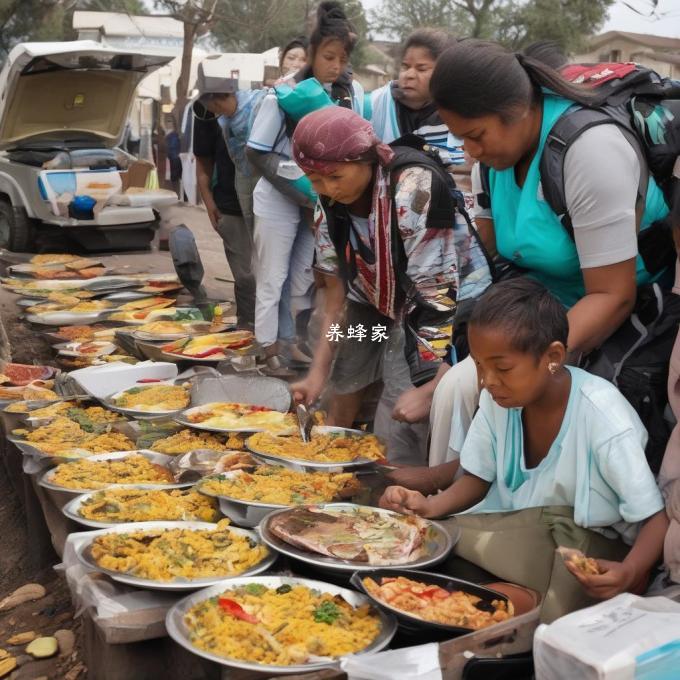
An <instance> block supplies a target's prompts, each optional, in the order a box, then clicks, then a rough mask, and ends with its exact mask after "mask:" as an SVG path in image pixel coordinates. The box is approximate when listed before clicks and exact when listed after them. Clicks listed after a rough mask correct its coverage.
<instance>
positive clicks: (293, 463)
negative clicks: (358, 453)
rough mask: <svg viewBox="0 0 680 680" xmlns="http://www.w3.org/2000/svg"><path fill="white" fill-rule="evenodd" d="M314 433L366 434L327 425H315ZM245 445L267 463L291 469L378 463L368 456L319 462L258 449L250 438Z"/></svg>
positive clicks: (345, 467)
mask: <svg viewBox="0 0 680 680" xmlns="http://www.w3.org/2000/svg"><path fill="white" fill-rule="evenodd" d="M315 434H318V435H321V434H338V435H342V436H347V437H366V436H368V435H367V433H366V432H364V431H363V430H353V429H350V428H347V427H334V426H329V425H323V426H319V425H315V426H314V427H313V428H312V437H313V436H314V435H315ZM246 447H247V448H248V450H249V451H250V452H251V453H254V454H255V455H256V456H257V457H258V458H260V459H262V460H265V461H266V462H268V463H272V464H275V465H283V466H284V467H288V468H291V469H293V470H300V471H302V472H314V471H317V472H342V471H343V470H354V469H358V468H364V469H365V468H366V467H372V466H375V465H377V464H378V462H377V461H375V460H372V459H369V458H354V459H351V460H346V461H332V462H321V461H315V460H308V459H305V458H295V457H294V455H291V456H290V457H288V456H285V457H284V456H281V455H278V454H274V453H268V452H267V451H264V450H262V449H259V448H258V447H257V446H256V445H254V444H251V443H250V439H247V440H246Z"/></svg>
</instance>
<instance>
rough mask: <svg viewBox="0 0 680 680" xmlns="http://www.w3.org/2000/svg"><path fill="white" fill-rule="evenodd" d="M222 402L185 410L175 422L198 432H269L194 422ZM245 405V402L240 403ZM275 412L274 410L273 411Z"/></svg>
mask: <svg viewBox="0 0 680 680" xmlns="http://www.w3.org/2000/svg"><path fill="white" fill-rule="evenodd" d="M220 403H222V402H210V403H208V404H202V405H201V406H194V407H192V408H188V409H185V410H184V411H181V412H180V413H179V414H178V415H176V416H175V421H176V422H178V423H179V424H180V425H184V426H185V427H193V428H195V429H196V430H205V431H206V432H244V433H249V432H250V433H254V432H267V431H269V429H270V428H268V427H265V426H261V427H258V426H255V425H252V426H248V427H216V426H213V425H206V424H205V423H200V422H193V421H192V420H191V417H192V416H193V415H195V414H199V413H206V412H210V411H212V410H213V409H214V408H215V407H216V406H217V405H219V404H220ZM239 403H244V402H239ZM272 410H273V409H272ZM285 431H286V432H288V433H291V434H292V433H293V432H294V431H295V427H294V426H293V424H292V423H291V426H290V428H288V429H286V430H285Z"/></svg>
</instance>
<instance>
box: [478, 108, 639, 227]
mask: <svg viewBox="0 0 680 680" xmlns="http://www.w3.org/2000/svg"><path fill="white" fill-rule="evenodd" d="M598 125H617V126H618V127H619V129H620V130H621V132H622V133H623V135H624V137H625V138H626V139H627V140H628V142H629V144H630V145H631V146H632V147H633V149H634V150H635V153H636V154H637V156H638V160H639V162H640V185H639V189H638V195H639V197H640V198H644V197H645V196H646V195H647V185H648V183H649V172H647V160H646V158H645V156H644V153H643V151H642V149H641V148H640V144H639V142H638V141H637V137H636V135H635V132H634V131H633V130H632V128H631V125H630V118H629V114H628V113H627V112H626V111H625V110H624V109H623V108H619V107H609V106H605V107H601V108H597V109H593V108H583V107H580V106H576V107H572V108H571V109H569V110H568V111H567V112H566V113H565V114H564V115H562V116H561V117H560V118H559V119H558V120H557V122H556V123H555V125H553V127H552V129H551V130H550V132H549V133H548V137H547V139H546V142H545V146H544V148H543V154H542V155H541V163H540V173H541V187H542V189H543V197H544V198H545V201H546V203H547V204H548V205H549V206H550V208H551V209H552V210H553V212H554V213H555V214H556V215H557V216H558V217H559V219H560V222H562V226H563V227H564V228H565V229H566V231H567V233H568V234H569V237H570V238H571V239H572V240H573V239H574V227H573V225H572V223H571V217H570V216H569V211H568V209H567V198H566V192H565V186H564V161H565V158H566V156H567V151H569V149H570V148H571V146H572V144H573V143H574V142H575V141H576V140H577V139H578V138H579V137H580V136H581V135H582V134H583V133H584V132H585V131H586V130H589V129H590V128H593V127H596V126H598ZM482 177H483V175H482ZM483 183H484V180H482V184H483ZM487 186H488V170H487Z"/></svg>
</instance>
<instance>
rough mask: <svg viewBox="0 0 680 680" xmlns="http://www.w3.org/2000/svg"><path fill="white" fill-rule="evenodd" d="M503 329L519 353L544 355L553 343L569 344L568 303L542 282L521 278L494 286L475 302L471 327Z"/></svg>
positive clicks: (471, 316)
mask: <svg viewBox="0 0 680 680" xmlns="http://www.w3.org/2000/svg"><path fill="white" fill-rule="evenodd" d="M473 326H477V327H478V328H496V329H499V330H502V331H503V332H504V333H505V335H506V337H507V338H508V341H509V342H510V344H511V345H512V347H513V348H514V349H516V350H517V351H518V352H524V353H527V354H533V355H534V356H536V357H540V356H541V355H542V354H543V353H544V352H545V351H546V350H547V349H548V347H550V345H551V344H552V343H553V342H561V343H562V344H563V345H564V346H565V347H566V346H567V336H568V335H569V321H568V320H567V311H566V310H565V308H564V306H563V305H562V304H561V303H560V302H559V301H558V300H557V298H555V297H554V296H553V295H552V294H551V293H550V292H549V291H548V289H547V288H546V287H545V286H544V285H543V284H541V283H539V282H538V281H534V280H533V279H530V278H526V277H520V278H516V279H510V280H508V281H501V282H500V283H496V284H494V285H493V286H491V287H490V288H489V289H488V290H487V291H486V292H485V293H484V295H482V297H480V298H479V300H478V301H477V303H476V304H475V306H474V308H473V310H472V314H471V315H470V319H469V321H468V330H469V329H470V328H472V327H473Z"/></svg>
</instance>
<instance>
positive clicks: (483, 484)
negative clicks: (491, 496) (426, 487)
mask: <svg viewBox="0 0 680 680" xmlns="http://www.w3.org/2000/svg"><path fill="white" fill-rule="evenodd" d="M490 486H491V484H490V482H487V481H485V480H483V479H482V478H481V477H477V476H475V475H471V474H469V473H467V472H466V473H464V474H463V476H462V477H459V478H458V479H457V480H456V481H455V482H454V483H453V484H452V485H451V486H450V487H449V488H448V489H446V491H442V492H441V493H439V494H436V495H434V496H427V498H426V497H425V496H423V494H421V493H420V492H419V491H410V490H409V489H405V488H404V487H402V486H390V487H388V488H387V489H386V490H385V493H384V494H383V495H382V498H381V499H380V505H381V507H383V508H387V509H389V510H395V511H397V512H403V513H405V514H407V515H420V516H421V517H443V516H445V515H453V514H455V513H457V512H462V511H463V510H467V509H468V508H471V507H472V506H473V505H476V504H477V503H479V501H481V500H482V499H483V498H484V497H485V496H486V494H487V492H488V490H489V487H490Z"/></svg>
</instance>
